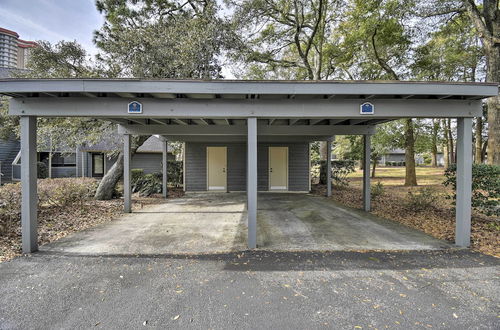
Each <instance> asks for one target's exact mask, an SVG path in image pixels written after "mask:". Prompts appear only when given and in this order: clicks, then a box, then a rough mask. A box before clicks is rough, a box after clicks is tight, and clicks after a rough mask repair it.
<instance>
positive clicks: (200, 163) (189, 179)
mask: <svg viewBox="0 0 500 330" xmlns="http://www.w3.org/2000/svg"><path fill="white" fill-rule="evenodd" d="M211 145H212V146H213V144H211ZM207 146H208V145H207V144H204V143H186V149H185V151H184V152H185V159H186V163H185V164H184V166H185V171H186V172H185V173H184V176H185V177H184V178H185V183H186V187H185V189H186V191H205V190H207Z"/></svg>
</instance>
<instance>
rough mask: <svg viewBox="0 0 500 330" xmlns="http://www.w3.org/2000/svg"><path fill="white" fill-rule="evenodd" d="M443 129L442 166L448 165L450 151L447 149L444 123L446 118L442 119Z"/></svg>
mask: <svg viewBox="0 0 500 330" xmlns="http://www.w3.org/2000/svg"><path fill="white" fill-rule="evenodd" d="M443 130H444V134H443V135H444V142H443V159H444V168H448V167H450V152H449V150H448V145H449V143H448V125H447V124H446V119H443Z"/></svg>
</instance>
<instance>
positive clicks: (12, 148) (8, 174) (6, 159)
mask: <svg viewBox="0 0 500 330" xmlns="http://www.w3.org/2000/svg"><path fill="white" fill-rule="evenodd" d="M20 149H21V145H20V143H19V141H18V140H16V139H8V140H0V162H1V163H2V164H1V165H2V166H1V168H0V172H1V173H3V176H2V182H10V181H12V162H13V161H14V158H16V156H17V154H18V152H19V150H20Z"/></svg>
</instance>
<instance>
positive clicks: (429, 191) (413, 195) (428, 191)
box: [405, 187, 436, 212]
mask: <svg viewBox="0 0 500 330" xmlns="http://www.w3.org/2000/svg"><path fill="white" fill-rule="evenodd" d="M435 199H436V191H435V190H434V189H433V188H430V187H422V188H420V189H418V190H417V191H409V192H408V195H407V196H406V201H405V206H406V208H407V209H408V210H411V211H414V212H419V211H423V210H425V209H427V208H429V207H432V206H434V200H435Z"/></svg>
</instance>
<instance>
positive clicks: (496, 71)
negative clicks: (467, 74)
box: [486, 19, 500, 165]
mask: <svg viewBox="0 0 500 330" xmlns="http://www.w3.org/2000/svg"><path fill="white" fill-rule="evenodd" d="M499 21H500V19H499ZM497 24H498V23H497ZM499 29H500V27H499ZM486 48H487V50H486V54H487V59H488V72H487V75H486V79H487V80H488V81H490V82H499V81H500V44H497V45H496V46H492V47H486ZM488 48H490V49H488ZM487 104H488V164H491V165H500V97H499V96H498V95H497V96H495V97H490V98H489V99H488V100H487Z"/></svg>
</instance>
